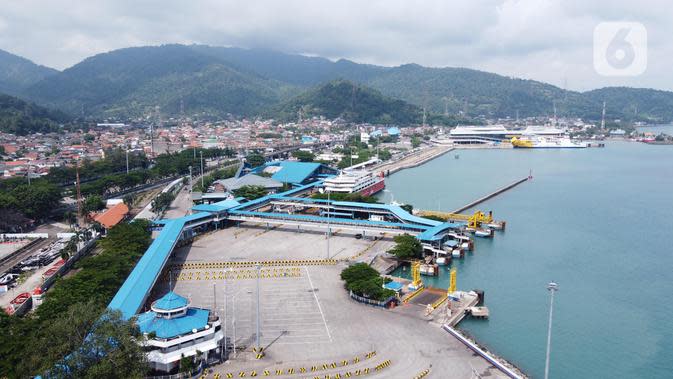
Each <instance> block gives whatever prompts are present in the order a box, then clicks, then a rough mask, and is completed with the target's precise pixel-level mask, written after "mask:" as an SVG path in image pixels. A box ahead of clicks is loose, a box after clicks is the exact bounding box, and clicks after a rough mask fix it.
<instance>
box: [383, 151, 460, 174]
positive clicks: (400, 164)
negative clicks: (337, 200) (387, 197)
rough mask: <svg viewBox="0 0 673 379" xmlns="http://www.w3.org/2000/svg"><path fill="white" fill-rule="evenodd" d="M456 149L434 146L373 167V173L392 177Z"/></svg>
mask: <svg viewBox="0 0 673 379" xmlns="http://www.w3.org/2000/svg"><path fill="white" fill-rule="evenodd" d="M455 149H456V148H455V147H454V146H448V145H434V146H431V147H428V148H424V149H421V150H420V151H417V152H414V153H412V154H410V155H407V156H404V157H402V158H400V159H398V160H395V161H389V162H384V163H382V164H380V165H376V166H373V167H372V168H371V171H380V172H383V173H384V174H385V176H390V175H392V174H394V173H396V172H399V171H402V170H405V169H408V168H414V167H418V166H420V165H422V164H425V163H427V162H430V161H431V160H433V159H435V158H438V157H441V156H442V155H444V154H446V153H448V152H450V151H453V150H455Z"/></svg>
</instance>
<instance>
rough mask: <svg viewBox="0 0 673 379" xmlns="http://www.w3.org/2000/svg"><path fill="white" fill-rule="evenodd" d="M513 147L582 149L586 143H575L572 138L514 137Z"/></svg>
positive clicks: (512, 140)
mask: <svg viewBox="0 0 673 379" xmlns="http://www.w3.org/2000/svg"><path fill="white" fill-rule="evenodd" d="M511 142H512V146H514V147H517V148H524V149H581V148H585V147H587V143H586V142H580V141H573V140H572V139H570V137H549V136H538V135H533V136H527V135H523V136H521V137H512V139H511Z"/></svg>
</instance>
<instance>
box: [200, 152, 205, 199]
mask: <svg viewBox="0 0 673 379" xmlns="http://www.w3.org/2000/svg"><path fill="white" fill-rule="evenodd" d="M199 153H200V154H201V188H202V189H205V188H203V150H201V151H199Z"/></svg>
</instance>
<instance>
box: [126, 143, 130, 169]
mask: <svg viewBox="0 0 673 379" xmlns="http://www.w3.org/2000/svg"><path fill="white" fill-rule="evenodd" d="M128 174H129V148H128V147H127V148H126V175H128Z"/></svg>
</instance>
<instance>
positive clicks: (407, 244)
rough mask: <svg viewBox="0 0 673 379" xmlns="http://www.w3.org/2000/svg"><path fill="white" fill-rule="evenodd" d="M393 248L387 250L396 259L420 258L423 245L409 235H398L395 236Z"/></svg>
mask: <svg viewBox="0 0 673 379" xmlns="http://www.w3.org/2000/svg"><path fill="white" fill-rule="evenodd" d="M394 240H395V246H394V247H393V248H392V249H390V250H388V252H389V253H391V254H393V255H395V256H396V257H397V258H398V259H413V258H420V257H421V256H422V254H423V245H421V241H419V240H418V239H417V238H416V237H414V236H411V235H409V234H400V235H397V236H395V238H394Z"/></svg>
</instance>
